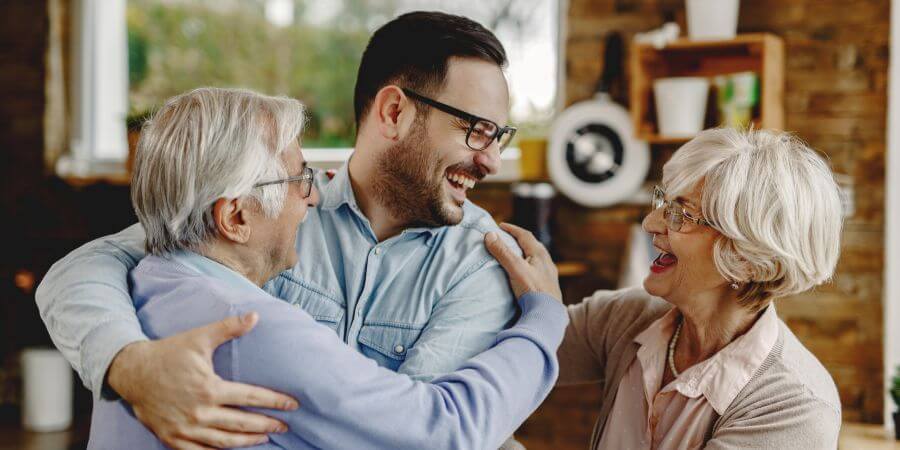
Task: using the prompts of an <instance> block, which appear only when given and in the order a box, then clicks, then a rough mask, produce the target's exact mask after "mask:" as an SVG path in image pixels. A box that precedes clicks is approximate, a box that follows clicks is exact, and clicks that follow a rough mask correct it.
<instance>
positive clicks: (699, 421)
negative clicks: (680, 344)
mask: <svg viewBox="0 0 900 450" xmlns="http://www.w3.org/2000/svg"><path fill="white" fill-rule="evenodd" d="M678 314H679V313H678V311H677V310H676V309H674V308H673V309H672V310H671V311H669V312H668V313H666V315H664V316H663V317H661V318H660V319H659V320H657V321H655V322H653V323H652V324H650V326H649V327H647V329H646V330H644V331H643V332H642V333H641V334H639V335H637V336H636V337H635V338H634V341H635V343H637V344H638V345H640V348H639V349H638V351H637V357H636V358H635V359H634V361H633V362H632V363H631V365H630V366H629V367H628V372H627V373H626V374H625V376H624V377H623V378H622V382H621V383H619V389H618V391H617V393H616V400H615V403H614V404H613V407H612V411H611V412H610V415H609V420H608V421H607V422H606V425H605V427H604V429H603V434H602V436H601V438H600V442H599V444H598V447H597V448H598V449H616V450H619V449H621V450H637V449H660V450H663V449H666V450H668V449H694V448H700V447H702V446H703V444H704V443H705V442H706V441H707V440H708V438H709V434H710V432H711V431H712V426H713V424H714V423H715V421H716V419H718V418H719V416H720V415H721V414H722V412H723V411H725V409H726V408H727V407H728V405H729V404H731V402H732V401H733V400H734V398H735V397H736V396H737V394H738V393H739V392H740V391H741V389H743V388H744V386H746V385H747V382H748V381H750V378H751V377H752V376H753V374H754V373H755V372H756V370H757V369H758V368H759V366H760V365H761V364H762V362H763V360H765V359H766V357H767V356H768V355H769V352H771V351H772V347H773V346H774V345H775V341H776V340H777V339H778V317H777V316H776V315H775V306H774V305H769V307H768V308H767V309H766V311H765V312H764V313H763V315H762V316H760V318H759V319H758V320H757V321H756V323H754V324H753V326H752V327H751V328H750V330H749V331H748V332H746V333H744V334H743V335H742V336H740V337H738V338H737V339H735V340H734V341H733V342H731V343H730V344H728V345H727V346H726V347H725V348H723V349H722V350H720V351H719V352H718V353H716V354H715V355H713V356H712V357H711V358H709V359H707V360H705V361H703V362H701V363H699V364H695V365H694V366H692V367H689V368H688V369H687V370H685V371H684V372H682V373H681V374H680V375H679V376H678V378H676V379H675V380H673V381H672V382H671V383H669V384H668V385H667V386H665V387H662V389H660V384H661V383H662V377H663V373H664V372H665V364H667V360H666V357H667V354H666V352H667V350H668V345H669V339H671V337H672V334H673V333H674V332H675V325H676V319H677V318H678Z"/></svg>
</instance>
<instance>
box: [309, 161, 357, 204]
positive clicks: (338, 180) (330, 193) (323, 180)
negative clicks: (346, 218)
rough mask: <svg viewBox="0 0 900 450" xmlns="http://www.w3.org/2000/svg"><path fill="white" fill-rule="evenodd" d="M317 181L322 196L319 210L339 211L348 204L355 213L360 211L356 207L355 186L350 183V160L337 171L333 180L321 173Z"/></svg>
mask: <svg viewBox="0 0 900 450" xmlns="http://www.w3.org/2000/svg"><path fill="white" fill-rule="evenodd" d="M317 181H318V182H317V183H316V184H317V185H318V186H317V187H318V188H319V192H320V193H321V195H322V201H321V203H320V206H319V208H321V209H325V210H330V209H337V208H338V207H340V206H341V205H345V204H346V205H349V206H350V208H351V209H353V210H354V211H356V210H358V209H359V207H358V206H357V205H356V196H354V195H353V185H352V184H351V183H350V170H349V160H348V161H347V162H346V163H344V165H342V166H341V168H340V169H338V170H337V172H336V173H335V174H334V177H333V178H332V179H331V180H329V179H328V175H327V174H325V173H324V172H323V171H319V180H317Z"/></svg>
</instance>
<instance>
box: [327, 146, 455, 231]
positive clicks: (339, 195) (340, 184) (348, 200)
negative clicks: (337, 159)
mask: <svg viewBox="0 0 900 450" xmlns="http://www.w3.org/2000/svg"><path fill="white" fill-rule="evenodd" d="M320 177H321V178H320V179H319V180H318V183H316V184H317V187H318V188H319V192H320V193H321V196H322V200H321V202H320V206H319V208H321V209H323V210H335V209H338V208H340V207H341V206H343V205H347V207H348V208H350V210H351V211H352V212H353V214H356V215H357V216H358V217H359V218H360V219H363V221H364V223H366V224H368V222H369V221H368V218H367V217H366V216H365V215H363V213H362V210H361V209H360V208H359V205H358V204H357V203H356V195H355V194H354V193H353V184H352V183H351V182H350V161H349V160H348V161H347V162H346V163H344V165H342V166H341V168H340V169H338V170H337V172H335V174H334V177H333V178H331V180H329V179H328V176H327V175H326V174H324V173H321V175H320ZM441 228H443V227H417V228H407V229H405V230H403V231H402V232H401V233H400V234H401V235H411V236H414V235H419V234H424V235H426V236H425V240H426V243H427V244H428V246H431V245H432V244H433V241H434V237H435V235H436V234H437V233H438V232H439V231H440V230H441Z"/></svg>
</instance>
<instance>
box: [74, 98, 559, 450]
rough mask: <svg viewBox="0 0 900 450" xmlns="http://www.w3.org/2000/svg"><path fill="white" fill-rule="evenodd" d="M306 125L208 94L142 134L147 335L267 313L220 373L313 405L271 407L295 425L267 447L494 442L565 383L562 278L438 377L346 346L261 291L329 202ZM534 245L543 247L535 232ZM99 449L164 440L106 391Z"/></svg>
mask: <svg viewBox="0 0 900 450" xmlns="http://www.w3.org/2000/svg"><path fill="white" fill-rule="evenodd" d="M302 124H303V107H302V106H301V105H300V103H299V102H297V101H296V100H293V99H288V98H283V97H281V98H279V97H268V96H263V95H259V94H256V93H253V92H249V91H244V90H237V89H216V88H201V89H196V90H193V91H191V92H187V93H185V94H182V95H179V96H176V97H174V98H172V99H170V100H169V101H168V102H167V103H166V105H165V106H164V107H163V108H162V109H161V110H160V111H159V112H158V113H156V114H155V115H154V117H153V119H152V120H151V121H150V122H149V123H148V125H147V126H145V127H144V130H143V133H142V136H141V143H140V147H139V151H138V153H137V158H136V161H135V173H134V175H133V182H132V201H133V204H134V208H135V212H136V213H137V216H138V218H139V219H140V222H141V225H142V226H143V227H144V229H145V230H146V234H147V238H146V245H147V249H148V252H149V253H150V255H148V256H147V257H146V258H144V259H143V260H142V261H141V262H140V264H138V266H137V267H136V268H135V269H134V270H132V271H131V274H130V277H129V279H130V281H131V295H132V299H133V301H134V305H135V308H136V310H137V316H138V319H139V320H140V323H141V326H142V328H143V330H144V331H145V332H146V333H147V335H148V336H149V337H151V338H154V339H158V338H164V337H167V336H170V335H173V334H175V333H178V332H180V331H183V330H185V329H189V328H192V327H197V326H201V325H203V324H206V323H209V322H214V321H216V320H221V319H222V318H224V317H226V316H234V315H242V314H247V313H249V312H251V311H252V312H253V314H256V315H257V317H258V321H259V326H257V327H256V329H255V330H254V331H253V332H252V333H250V334H248V335H246V336H243V337H240V338H238V339H234V340H232V341H229V342H227V343H226V344H224V345H223V346H221V347H220V348H219V349H218V350H217V351H216V353H215V355H214V358H213V362H214V367H215V371H216V373H218V374H219V375H221V376H222V377H223V378H226V379H228V380H231V381H240V382H245V383H252V384H258V385H262V386H267V387H270V388H272V389H277V390H279V391H281V392H285V393H287V394H290V395H292V396H294V397H296V398H297V399H298V400H299V401H300V403H301V404H302V407H301V408H300V409H297V410H294V411H291V412H280V413H275V414H277V416H278V417H279V418H280V419H282V420H284V421H285V422H286V423H287V424H289V426H290V432H289V433H285V434H273V435H272V436H270V437H267V438H264V439H265V440H262V439H261V440H260V441H259V442H258V443H259V444H260V448H262V446H265V447H266V448H273V447H277V448H290V449H302V448H353V449H356V448H385V449H388V448H389V449H415V450H417V449H422V448H448V449H449V448H473V449H474V448H496V447H497V446H498V445H499V444H500V442H501V441H502V440H503V438H504V437H506V436H508V435H509V434H510V433H512V431H514V429H515V427H516V426H518V424H519V423H521V422H522V421H523V420H525V418H526V417H527V416H528V414H530V413H531V412H532V411H533V410H534V409H535V408H536V407H537V405H538V404H539V403H540V402H541V400H543V398H544V397H545V396H546V395H547V393H548V392H549V391H550V389H551V388H552V386H553V384H554V382H555V381H556V375H557V372H558V370H557V363H556V350H557V348H558V346H559V343H560V341H561V340H562V334H563V330H564V329H565V325H566V322H567V321H566V313H565V308H563V306H562V304H561V302H559V300H558V299H559V297H560V293H559V289H558V287H557V286H556V285H555V283H550V284H549V285H548V286H547V287H546V289H532V292H530V293H528V294H523V295H521V296H520V297H519V301H520V304H521V306H522V315H521V317H520V319H519V320H518V322H517V323H516V325H515V326H513V327H512V328H510V329H508V330H504V331H502V332H501V333H500V334H499V335H498V336H497V338H496V341H495V342H496V343H495V344H494V345H493V348H491V349H489V350H487V351H485V352H484V353H482V354H480V355H478V356H476V357H475V358H472V359H471V360H469V361H468V362H466V363H464V365H463V368H462V370H460V371H457V372H453V373H451V374H449V375H447V376H444V377H441V378H440V379H437V380H434V381H433V382H432V384H428V383H425V382H421V381H413V380H412V379H410V378H409V377H407V376H406V375H403V374H398V373H395V372H392V371H390V370H386V369H384V368H383V367H379V366H378V365H376V364H375V363H374V362H373V361H372V360H370V359H368V358H366V357H365V356H362V355H360V354H359V353H357V352H355V351H353V350H352V349H350V348H348V347H347V346H346V345H345V344H344V343H343V342H341V341H340V340H339V339H338V338H337V336H335V334H334V332H333V331H332V330H331V329H330V328H328V327H325V326H322V325H321V324H319V323H316V321H315V320H314V319H313V318H312V317H311V316H310V315H309V314H307V313H306V312H305V311H303V310H301V309H297V308H293V307H291V306H290V305H288V304H287V303H285V302H283V301H280V300H278V299H276V298H274V297H272V296H271V295H269V294H267V293H266V292H265V291H263V290H262V289H261V286H262V285H263V284H264V283H265V282H266V281H267V280H269V279H271V278H273V277H275V276H276V275H278V273H279V272H281V271H282V270H285V269H287V268H290V267H292V266H294V265H296V264H297V254H296V252H295V250H294V249H295V247H296V246H299V247H302V246H303V242H302V241H300V242H297V241H296V240H297V229H298V227H299V228H300V229H302V228H303V227H304V226H306V225H301V224H302V223H303V222H304V219H305V218H306V217H307V216H308V215H309V213H310V212H311V211H312V210H313V209H312V208H313V207H315V205H316V203H317V202H318V192H317V191H316V189H315V188H314V187H313V170H312V169H310V168H308V167H306V164H305V163H304V161H303V155H302V153H301V151H300V145H299V140H298V136H299V134H300V131H301V128H302ZM523 242H524V243H523V246H525V247H526V248H529V245H530V246H532V247H531V248H538V247H537V244H536V241H535V240H534V239H533V238H531V240H530V241H528V240H527V239H526V240H525V241H523ZM495 244H497V243H496V242H495ZM498 249H499V250H500V254H499V255H498V259H500V260H501V261H502V260H504V259H518V260H520V261H521V258H519V257H518V256H515V255H513V254H512V252H511V251H510V250H509V249H508V248H506V247H505V245H504V244H499V245H495V246H494V248H493V249H492V251H496V250H498ZM322 263H324V262H314V261H307V262H306V263H305V265H316V264H322ZM539 290H546V291H548V294H541V293H538V292H535V291H539ZM251 320H254V319H253V318H251ZM158 363H162V362H158ZM88 447H89V448H91V449H162V448H163V444H162V442H160V440H159V439H158V438H157V437H156V436H154V435H153V433H151V432H150V431H149V430H148V429H147V428H145V427H144V426H143V425H142V424H141V423H140V422H139V421H138V420H137V418H136V416H135V414H134V413H132V411H131V410H130V409H129V407H128V405H127V404H126V403H125V401H124V400H106V399H97V400H96V401H95V403H94V410H93V416H92V423H91V436H90V442H89V445H88Z"/></svg>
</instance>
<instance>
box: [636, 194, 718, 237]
mask: <svg viewBox="0 0 900 450" xmlns="http://www.w3.org/2000/svg"><path fill="white" fill-rule="evenodd" d="M663 206H665V208H664V209H663V218H664V219H666V227H668V228H669V230H671V231H675V232H678V231H681V226H682V225H684V221H685V220H687V221H688V222H693V223H695V224H697V225H706V226H710V225H711V224H710V223H709V221H707V220H706V219H703V218H700V217H694V216H692V215H691V214H690V213H688V212H687V211H685V209H684V206H683V205H682V204H681V203H678V202H677V201H675V200H666V193H665V191H663V190H662V188H660V187H659V186H653V198H652V199H651V201H650V207H651V208H653V209H652V210H651V212H652V211H656V210H657V209H659V208H661V207H663Z"/></svg>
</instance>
